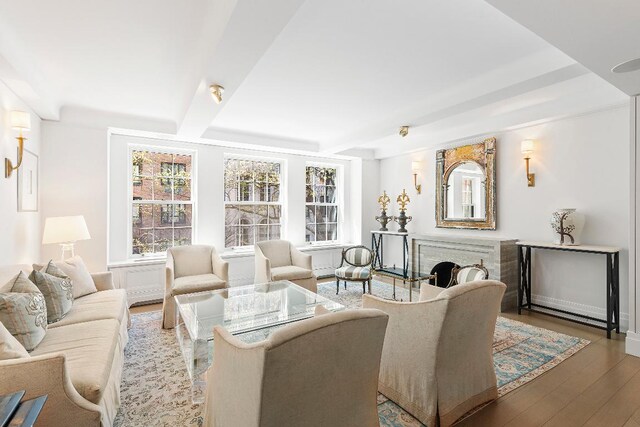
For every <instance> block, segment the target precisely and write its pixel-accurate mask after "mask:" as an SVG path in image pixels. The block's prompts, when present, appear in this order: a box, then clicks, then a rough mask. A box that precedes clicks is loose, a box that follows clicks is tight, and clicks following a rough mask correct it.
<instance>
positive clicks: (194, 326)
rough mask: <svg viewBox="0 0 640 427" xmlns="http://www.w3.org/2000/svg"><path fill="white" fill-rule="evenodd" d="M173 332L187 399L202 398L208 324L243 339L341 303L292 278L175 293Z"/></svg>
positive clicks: (209, 354) (209, 355)
mask: <svg viewBox="0 0 640 427" xmlns="http://www.w3.org/2000/svg"><path fill="white" fill-rule="evenodd" d="M175 300H176V304H177V306H178V326H176V335H177V338H178V343H179V344H180V349H181V351H182V355H183V356H184V360H185V362H186V364H187V370H188V371H189V377H190V378H191V382H192V400H193V402H194V403H201V402H203V401H204V391H205V388H206V371H207V369H208V368H209V366H210V365H211V362H212V360H213V352H214V343H213V327H214V326H216V325H220V326H223V327H224V328H225V329H226V330H227V331H229V332H230V333H231V334H233V335H236V336H237V337H238V338H239V339H241V340H242V341H245V342H256V341H260V340H263V339H265V338H266V337H268V335H269V333H270V332H271V331H273V330H274V329H275V328H277V327H279V326H282V325H285V324H287V323H292V322H297V321H299V320H303V319H308V318H310V317H313V316H314V313H315V309H316V307H317V306H322V307H324V308H325V309H327V310H329V311H340V310H343V309H344V308H345V307H344V306H343V305H341V304H338V303H336V302H333V301H331V300H329V299H327V298H324V297H322V296H320V295H317V294H314V293H313V292H311V291H308V290H306V289H304V288H302V287H300V286H298V285H296V284H295V283H292V282H289V281H286V280H285V281H278V282H271V283H263V284H258V285H248V286H237V287H231V288H226V289H219V290H215V291H206V292H198V293H194V294H185V295H177V296H176V297H175Z"/></svg>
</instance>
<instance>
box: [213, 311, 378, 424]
mask: <svg viewBox="0 0 640 427" xmlns="http://www.w3.org/2000/svg"><path fill="white" fill-rule="evenodd" d="M387 318H388V316H387V315H386V314H385V313H383V312H381V311H379V310H345V311H341V312H337V313H327V314H322V315H319V316H318V315H317V316H316V317H314V318H312V319H308V320H303V321H300V322H296V323H292V324H290V325H288V326H285V327H282V328H280V329H277V330H276V331H274V332H273V333H272V334H271V336H270V337H269V338H268V339H267V340H266V341H262V342H258V343H254V344H245V343H243V342H242V341H240V340H239V339H237V338H236V337H234V336H233V335H231V334H230V333H229V332H227V330H226V329H224V328H222V327H220V326H215V327H214V329H213V336H214V342H215V347H216V348H215V357H214V358H213V364H212V366H211V367H210V368H209V370H208V372H207V391H206V398H205V409H204V426H205V427H213V426H215V427H236V426H243V427H280V426H307V427H324V426H341V427H374V426H376V427H377V426H378V425H379V421H378V409H377V402H376V398H377V385H378V384H377V383H378V372H379V369H380V353H381V351H382V345H383V341H384V333H385V328H386V326H387ZM336 349H339V351H336Z"/></svg>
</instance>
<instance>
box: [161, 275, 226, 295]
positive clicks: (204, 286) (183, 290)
mask: <svg viewBox="0 0 640 427" xmlns="http://www.w3.org/2000/svg"><path fill="white" fill-rule="evenodd" d="M226 285H227V284H226V282H225V281H224V280H222V279H221V278H219V277H218V276H216V275H215V274H198V275H196V276H184V277H179V278H177V279H175V281H174V282H173V294H174V295H182V294H190V293H193V292H202V291H210V290H212V289H221V288H224V287H225V286H226Z"/></svg>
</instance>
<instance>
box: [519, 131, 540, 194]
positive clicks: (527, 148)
mask: <svg viewBox="0 0 640 427" xmlns="http://www.w3.org/2000/svg"><path fill="white" fill-rule="evenodd" d="M533 149H534V141H533V139H525V140H524V141H522V143H521V144H520V151H522V154H523V156H524V161H525V162H526V164H527V185H528V186H529V187H535V186H536V174H535V173H529V160H530V159H531V154H532V153H533Z"/></svg>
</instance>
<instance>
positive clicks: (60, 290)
mask: <svg viewBox="0 0 640 427" xmlns="http://www.w3.org/2000/svg"><path fill="white" fill-rule="evenodd" d="M45 269H46V268H45ZM45 269H43V270H45ZM29 280H31V281H32V282H33V283H35V284H36V286H37V287H38V289H40V292H42V295H43V296H44V302H45V304H46V305H47V322H48V323H55V322H57V321H58V320H61V319H62V318H63V317H64V316H66V315H67V313H68V312H69V311H70V310H71V307H72V306H73V287H72V285H71V279H69V278H68V277H66V275H65V278H62V277H56V276H54V275H52V274H47V273H44V272H42V271H36V270H33V271H32V272H31V275H30V276H29Z"/></svg>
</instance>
